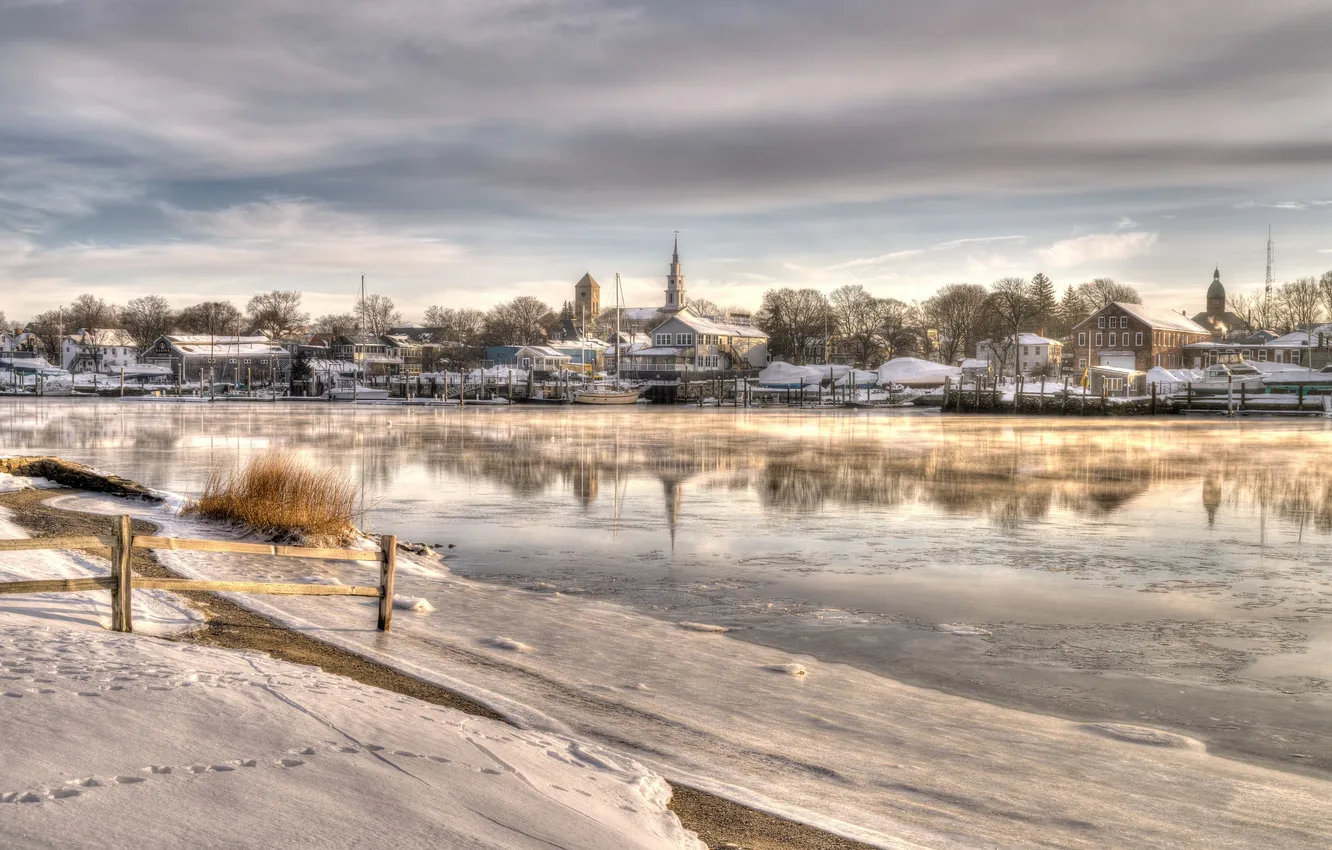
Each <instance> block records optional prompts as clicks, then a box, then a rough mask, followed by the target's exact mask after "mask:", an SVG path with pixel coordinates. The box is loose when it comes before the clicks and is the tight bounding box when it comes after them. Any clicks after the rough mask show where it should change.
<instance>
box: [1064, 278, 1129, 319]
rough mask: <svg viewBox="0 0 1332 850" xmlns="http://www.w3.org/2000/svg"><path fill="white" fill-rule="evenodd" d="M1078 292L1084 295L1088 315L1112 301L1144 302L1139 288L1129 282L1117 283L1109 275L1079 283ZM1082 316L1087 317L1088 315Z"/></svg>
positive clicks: (1126, 302) (1125, 302)
mask: <svg viewBox="0 0 1332 850" xmlns="http://www.w3.org/2000/svg"><path fill="white" fill-rule="evenodd" d="M1078 294H1079V295H1081V296H1082V300H1083V301H1084V302H1085V303H1086V305H1087V315H1091V314H1092V313H1095V312H1096V311H1097V310H1099V309H1101V308H1102V307H1104V306H1105V305H1107V304H1109V303H1110V302H1111V301H1118V302H1120V303H1121V304H1141V303H1142V296H1141V295H1139V294H1138V290H1136V289H1134V288H1133V287H1132V286H1130V285H1129V284H1127V283H1116V282H1115V281H1114V280H1112V279H1110V278H1108V277H1098V278H1096V279H1095V280H1091V281H1088V282H1087V283H1083V284H1079V285H1078ZM1082 318H1083V319H1085V318H1087V316H1083V317H1082ZM1081 320H1082V319H1079V320H1078V321H1081Z"/></svg>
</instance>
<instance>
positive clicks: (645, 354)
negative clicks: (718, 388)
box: [621, 307, 769, 378]
mask: <svg viewBox="0 0 1332 850" xmlns="http://www.w3.org/2000/svg"><path fill="white" fill-rule="evenodd" d="M650 336H651V346H650V347H648V348H640V347H638V346H633V347H632V348H631V350H630V351H629V352H627V353H626V354H625V357H626V358H627V359H626V360H625V362H624V364H623V369H622V370H621V371H622V372H624V373H626V374H632V375H636V376H638V377H662V378H673V377H678V376H679V375H680V374H683V373H689V374H691V375H692V374H698V373H700V372H702V373H707V372H713V373H721V372H728V371H735V370H739V371H753V370H758V369H762V368H763V367H765V366H767V365H768V360H769V357H768V335H767V334H765V333H764V332H763V331H761V330H759V329H758V328H755V327H753V326H750V325H733V324H728V323H725V322H717V321H713V320H712V319H705V318H702V317H701V316H697V315H695V314H694V312H693V310H691V309H690V308H689V307H685V308H684V309H683V310H680V311H678V312H677V313H675V315H673V316H671V317H670V318H669V319H667V320H666V321H664V322H662V323H661V324H660V325H658V326H657V327H656V328H654V329H653V331H652V333H651V334H650Z"/></svg>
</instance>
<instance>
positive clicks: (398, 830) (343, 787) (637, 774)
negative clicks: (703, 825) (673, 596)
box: [0, 616, 705, 850]
mask: <svg viewBox="0 0 1332 850" xmlns="http://www.w3.org/2000/svg"><path fill="white" fill-rule="evenodd" d="M0 658H3V659H4V660H5V662H6V669H5V673H6V674H7V675H5V677H4V678H5V681H4V682H3V689H4V692H5V693H4V696H3V697H0V700H3V705H4V725H5V737H4V744H3V749H2V750H0V752H2V753H3V756H2V757H0V819H3V822H4V824H5V826H4V833H5V840H4V843H5V844H6V845H8V846H15V847H17V846H44V847H62V848H77V847H87V848H100V847H111V846H115V847H131V846H132V847H135V848H140V849H141V850H155V848H163V850H168V848H169V850H174V848H177V847H182V846H209V847H255V848H259V847H272V846H282V847H297V848H319V850H325V848H360V847H385V846H392V847H395V848H403V850H413V849H414V848H420V850H426V848H435V847H474V848H493V850H500V848H532V850H536V848H550V847H565V848H588V850H601V848H607V847H623V848H643V850H705V848H704V847H703V845H702V843H701V842H699V841H698V840H697V839H696V838H695V837H694V835H693V834H692V833H690V832H688V831H686V830H685V829H684V828H683V827H682V826H681V825H680V823H679V820H678V819H677V818H676V817H675V815H674V814H672V813H671V812H670V811H669V810H667V808H666V803H667V801H668V799H669V797H670V789H669V786H667V785H666V783H665V782H663V781H662V779H661V778H660V777H659V776H657V775H656V774H654V773H652V772H650V771H648V770H647V769H646V768H644V767H643V766H641V765H640V764H638V763H637V762H635V761H633V760H631V759H627V758H624V757H621V756H618V755H616V754H614V753H611V752H609V751H607V750H604V749H601V748H599V747H595V746H592V745H590V744H586V743H581V742H577V741H572V740H569V739H567V738H562V737H559V736H555V735H549V734H544V733H540V732H521V731H518V730H516V729H513V728H512V727H509V726H505V725H504V724H501V723H498V722H494V721H490V720H486V719H483V718H479V717H471V716H468V715H464V714H462V713H460V712H457V711H454V710H451V709H448V708H444V707H441V706H436V705H431V704H429V703H425V702H421V701H419V700H415V699H412V698H409V697H404V696H399V695H397V694H394V693H390V692H387V691H381V690H378V689H376V688H372V687H368V686H365V685H360V684H357V683H355V682H353V681H351V680H349V679H343V678H341V677H338V676H333V675H329V674H326V673H323V672H322V671H319V670H317V669H315V668H311V667H304V666H298V665H294V664H287V663H284V662H281V661H277V660H274V659H272V658H268V657H267V656H264V655H261V654H258V653H242V652H227V651H225V650H215V649H210V648H202V647H197V646H192V645H188V644H180V643H172V642H166V641H158V640H152V639H149V638H142V637H137V636H134V635H117V634H115V633H112V632H105V631H100V630H83V631H80V630H75V629H34V628H32V625H31V623H26V622H22V621H21V618H15V617H11V616H0ZM108 812H113V813H114V815H115V816H114V817H107V814H108Z"/></svg>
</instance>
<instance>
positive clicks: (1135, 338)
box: [1133, 331, 1142, 345]
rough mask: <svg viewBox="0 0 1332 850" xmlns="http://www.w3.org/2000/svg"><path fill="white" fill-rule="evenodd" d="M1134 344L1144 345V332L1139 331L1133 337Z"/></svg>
mask: <svg viewBox="0 0 1332 850" xmlns="http://www.w3.org/2000/svg"><path fill="white" fill-rule="evenodd" d="M1133 344H1134V345H1142V331H1138V332H1137V333H1135V334H1134V335H1133Z"/></svg>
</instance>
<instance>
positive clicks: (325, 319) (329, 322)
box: [310, 313, 356, 340]
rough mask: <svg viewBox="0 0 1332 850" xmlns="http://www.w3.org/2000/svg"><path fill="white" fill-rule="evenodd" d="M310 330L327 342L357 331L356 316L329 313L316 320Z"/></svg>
mask: <svg viewBox="0 0 1332 850" xmlns="http://www.w3.org/2000/svg"><path fill="white" fill-rule="evenodd" d="M310 330H311V332H313V333H317V334H319V335H320V336H322V337H324V339H326V340H327V339H333V338H335V337H339V336H342V335H343V334H349V333H352V332H353V331H355V330H356V316H355V315H353V314H352V313H328V314H325V315H323V316H320V317H319V318H317V319H315V320H314V324H313V325H311V326H310Z"/></svg>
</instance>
